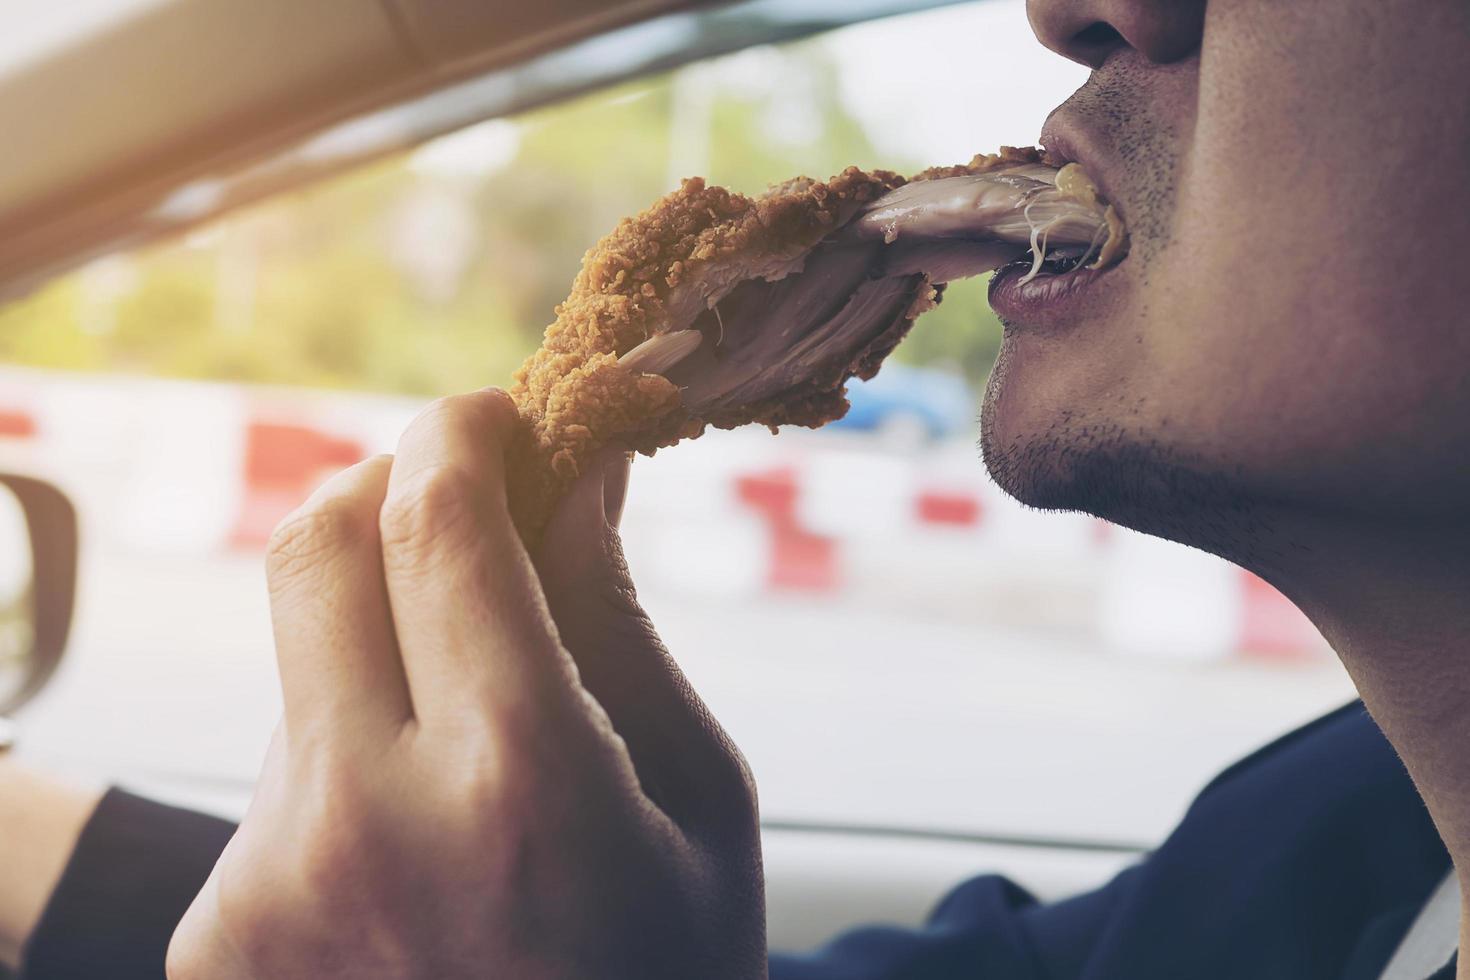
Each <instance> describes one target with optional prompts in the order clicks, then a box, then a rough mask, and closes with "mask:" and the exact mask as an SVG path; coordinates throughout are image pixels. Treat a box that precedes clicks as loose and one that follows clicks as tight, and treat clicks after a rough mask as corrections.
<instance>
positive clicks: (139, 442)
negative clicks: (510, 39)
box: [0, 0, 1351, 846]
mask: <svg viewBox="0 0 1470 980" xmlns="http://www.w3.org/2000/svg"><path fill="white" fill-rule="evenodd" d="M1084 77H1085V72H1084V70H1083V69H1081V68H1079V67H1077V66H1075V65H1070V64H1067V63H1063V62H1061V61H1060V59H1057V58H1056V57H1055V56H1052V55H1050V54H1048V53H1047V52H1045V51H1043V50H1042V49H1041V48H1040V47H1039V46H1038V45H1037V44H1036V43H1035V41H1034V39H1033V38H1032V37H1031V36H1030V34H1029V32H1028V30H1027V28H1026V21H1025V16H1024V11H1023V9H1022V5H1021V4H1020V3H1019V0H994V2H985V3H973V4H962V5H958V6H952V7H946V8H943V9H939V10H935V11H930V12H926V13H920V14H908V15H904V16H902V17H895V18H890V19H886V20H880V21H875V22H872V23H869V24H864V25H859V26H855V27H849V28H843V29H841V30H838V31H834V32H831V33H828V34H824V35H821V36H818V37H815V38H811V39H808V40H804V41H800V42H794V43H789V44H784V45H780V46H774V47H759V48H753V49H749V50H746V51H742V52H740V53H737V54H734V55H729V56H724V57H719V58H715V59H711V60H707V61H702V62H698V63H695V64H692V65H689V66H686V67H684V68H681V69H678V70H676V71H673V72H671V73H668V74H664V75H660V76H655V77H650V78H643V79H639V80H635V81H631V82H627V83H623V84H619V85H617V86H615V87H612V88H609V89H604V90H600V91H597V92H593V93H591V94H587V95H584V96H580V97H577V98H575V99H571V100H569V101H565V102H561V103H559V104H556V105H552V106H548V107H543V108H540V109H536V110H534V111H530V112H526V113H524V114H521V115H517V116H515V117H512V118H505V119H493V120H488V121H484V122H480V123H477V124H475V125H472V126H470V127H468V128H466V129H463V130H461V131H459V132H457V133H453V134H451V135H449V136H446V137H443V138H440V139H437V140H435V141H433V142H431V143H428V144H425V145H423V146H421V147H419V148H417V149H415V150H413V151H412V152H408V153H404V154H400V155H398V156H396V157H393V158H391V159H388V160H385V161H383V162H380V163H377V164H373V165H371V166H368V167H366V168H364V169H361V170H357V171H353V172H350V173H347V174H344V175H341V176H338V177H335V178H332V179H331V180H329V181H327V182H324V183H321V184H318V185H315V186H311V187H308V188H305V189H301V190H298V191H294V192H290V193H286V194H282V195H279V196H277V197H275V198H272V199H269V200H267V201H264V202H262V203H260V204H258V205H255V206H252V207H250V208H249V209H247V210H242V211H239V212H236V213H234V214H232V215H229V216H227V217H225V218H224V219H222V220H219V221H217V222H215V223H214V224H212V225H209V226H207V227H205V228H203V229H201V230H198V231H195V232H192V233H190V234H189V235H188V236H187V237H185V238H182V239H180V240H176V241H172V242H168V243H165V244H160V245H156V246H152V247H149V248H147V249H145V250H142V251H138V252H134V253H128V254H119V255H112V256H109V257H106V258H103V259H100V260H97V261H95V262H93V263H92V264H90V265H88V266H86V267H84V268H82V269H79V270H78V271H76V272H75V273H72V274H69V275H67V276H66V277H64V278H61V279H59V280H56V281H53V282H51V283H50V284H48V285H46V286H44V287H43V288H41V289H39V290H38V291H36V292H35V293H34V294H32V295H30V296H28V297H26V298H24V299H22V300H20V301H17V302H15V303H12V304H11V305H9V306H7V307H5V308H3V309H0V362H3V367H0V469H4V470H6V471H14V472H23V473H29V474H33V475H39V476H42V477H45V478H47V479H50V480H53V481H55V482H56V483H58V484H59V485H60V486H62V487H63V488H64V489H65V490H66V491H67V492H68V494H70V495H71V497H72V498H73V500H74V501H75V503H76V504H77V506H78V509H79V511H80V514H81V517H82V534H83V547H84V553H83V557H82V570H81V592H80V595H79V600H78V606H77V621H76V626H75V632H74V638H73V642H72V646H71V650H70V652H69V654H68V659H67V662H66V663H65V664H64V665H63V668H62V670H61V672H60V673H59V674H58V676H57V678H56V679H55V681H54V683H53V684H52V685H51V687H50V688H49V689H48V690H47V691H46V692H44V693H43V695H42V696H41V698H40V699H39V700H38V701H36V702H35V703H34V704H32V705H31V706H30V707H29V708H28V709H27V710H26V711H25V712H24V713H23V715H22V717H21V721H22V727H23V746H24V748H25V750H26V751H27V752H29V753H31V754H32V755H34V756H37V757H39V758H42V759H46V760H50V761H52V762H54V763H56V764H58V765H63V766H67V767H71V768H75V769H78V770H82V771H86V772H90V773H95V774H100V775H103V776H106V777H109V778H116V779H122V780H126V781H129V782H131V783H132V784H134V785H139V786H142V787H143V788H148V789H151V790H154V791H157V792H160V793H164V794H166V795H173V796H175V797H178V798H182V799H187V800H189V801H191V802H194V803H197V804H201V805H205V806H210V807H213V808H215V809H218V810H221V811H224V812H238V808H239V806H240V804H241V803H242V802H243V800H244V799H245V797H246V795H247V794H248V787H249V783H250V780H251V779H252V777H253V775H254V772H255V770H256V768H257V767H258V765H259V761H260V757H261V754H262V753H263V750H264V746H265V742H266V739H267V738H268V735H269V732H270V729H271V726H272V725H273V724H274V720H275V715H276V712H277V711H278V709H279V701H278V693H277V688H276V682H275V678H274V673H273V670H274V663H273V659H272V654H271V640H270V632H269V622H268V616H267V609H266V604H265V596H264V590H263V583H262V575H261V555H262V549H263V547H264V544H265V541H266V539H267V536H268V535H269V533H270V530H271V528H272V527H273V526H274V524H275V523H276V522H277V521H278V520H279V519H280V518H281V517H282V516H283V515H284V514H285V513H287V512H288V511H289V510H290V509H291V508H292V507H293V506H295V505H296V504H297V503H299V502H300V501H301V500H302V499H303V498H304V496H305V495H306V494H307V493H308V492H309V491H310V490H311V489H312V488H313V487H314V486H315V485H316V484H318V483H319V482H320V481H321V479H322V478H323V477H324V476H325V475H326V474H329V473H331V472H332V471H334V470H335V469H337V468H340V467H342V466H344V465H347V464H350V463H351V462H353V461H355V460H357V459H359V458H361V457H363V456H364V455H366V454H369V453H374V452H380V451H389V450H391V449H392V446H393V444H394V440H395V438H396V435H397V433H398V432H399V431H400V430H401V429H402V427H403V426H404V425H405V424H406V422H407V421H408V420H409V419H410V418H411V417H412V416H413V414H414V413H415V412H416V411H417V410H418V409H419V408H420V407H421V406H422V405H423V404H424V403H425V401H426V400H427V399H430V398H432V397H434V396H436V395H440V394H445V393H450V392H455V391H460V390H465V389H471V388H477V387H481V386H484V385H486V384H493V383H506V382H508V380H509V378H510V375H511V372H512V371H513V370H514V369H515V367H516V366H517V364H519V362H520V361H521V359H522V358H524V357H525V356H526V354H527V353H528V352H529V351H530V350H532V349H533V348H534V346H535V344H536V343H537V340H538V337H539V335H540V332H541V330H542V328H543V327H544V326H545V325H546V324H547V323H548V322H550V319H551V315H552V314H551V311H552V308H553V307H554V305H555V304H556V303H557V302H558V301H559V300H560V299H561V298H562V297H563V296H564V295H565V294H566V291H567V289H568V286H569V284H570V282H571V279H572V277H573V275H574V274H575V272H576V269H577V267H578V263H579V260H580V257H581V255H582V253H583V251H584V250H585V249H587V248H588V247H589V246H590V245H591V244H592V243H593V242H594V241H596V239H597V238H598V237H599V236H601V235H602V234H603V233H605V232H606V231H608V230H609V229H611V228H612V227H613V225H614V224H615V223H616V222H617V220H618V219H619V218H620V217H621V216H623V215H626V214H629V213H632V212H635V211H637V210H639V209H641V208H643V207H645V206H647V205H648V204H649V203H650V202H651V201H653V200H654V199H655V198H656V197H657V196H658V195H660V194H661V193H663V192H665V191H667V190H669V189H670V188H671V187H673V186H675V185H676V183H677V181H678V180H679V179H680V178H682V177H685V176H691V175H703V176H707V177H708V178H709V179H710V180H712V181H715V182H718V183H722V184H728V185H730V186H733V187H735V188H737V189H739V190H743V191H758V190H760V189H761V188H763V187H764V186H765V185H767V184H768V183H770V182H772V181H777V180H782V179H785V178H787V177H790V176H792V175H794V174H797V173H807V174H811V175H813V176H819V177H825V176H827V175H830V174H832V173H835V172H837V171H839V170H841V169H842V168H843V167H845V166H847V165H849V164H858V165H861V166H865V167H875V166H881V167H889V168H893V169H896V170H908V171H911V170H915V169H919V168H922V167H925V166H928V165H931V164H940V163H953V162H959V161H963V160H965V159H968V158H969V157H970V156H971V155H972V154H973V153H975V152H979V151H990V150H993V149H994V148H995V147H996V146H998V145H1000V144H1002V143H1026V142H1029V141H1030V140H1032V139H1034V137H1035V134H1036V132H1037V129H1038V128H1039V125H1040V123H1041V121H1042V119H1043V118H1044V116H1045V114H1046V112H1047V111H1048V109H1049V108H1051V107H1052V106H1053V105H1055V104H1056V103H1058V102H1060V101H1061V100H1062V99H1064V98H1065V97H1066V96H1067V95H1068V94H1069V93H1070V91H1071V90H1072V89H1073V88H1075V87H1076V86H1077V85H1078V84H1080V83H1081V81H1082V80H1083V78H1084ZM984 297H985V285H984V283H983V282H982V281H971V282H966V283H961V284H957V285H955V286H953V287H952V288H951V289H950V290H949V292H948V293H947V295H946V297H945V300H944V303H943V304H942V306H941V307H940V308H939V309H938V310H937V311H935V312H933V313H931V314H928V315H926V316H925V317H924V318H923V319H922V320H921V321H920V322H919V324H918V327H917V328H916V330H915V332H914V335H913V337H912V338H911V339H910V340H909V341H907V342H906V343H905V345H904V346H903V347H901V348H900V349H899V351H898V353H897V355H896V356H895V358H894V360H893V363H891V364H890V365H888V366H887V367H885V368H884V370H883V372H882V373H881V374H880V375H879V376H878V377H877V378H876V379H875V380H874V381H872V382H870V383H866V384H862V385H856V386H854V389H853V399H852V400H853V409H852V411H851V413H850V414H849V416H848V417H847V418H846V419H844V420H843V421H842V422H841V423H840V424H837V425H833V426H830V427H828V428H827V429H824V430H821V431H818V432H805V431H798V432H783V433H781V434H780V435H778V436H774V437H773V436H771V435H770V434H768V433H766V432H764V431H737V432H731V433H712V434H710V435H707V436H705V437H704V438H702V439H700V440H698V441H696V442H694V443H692V444H688V445H684V446H680V447H678V448H677V449H676V450H674V451H670V452H666V453H661V454H659V455H658V456H657V457H655V458H652V459H640V460H639V461H638V462H637V463H636V465H635V466H634V473H633V485H632V488H631V491H630V499H629V503H628V506H627V512H626V517H625V523H624V529H625V530H624V533H625V540H626V547H627V551H628V554H629V559H630V562H631V564H632V568H633V571H634V574H635V577H636V578H637V580H638V582H639V583H640V588H641V593H642V597H643V599H644V602H645V604H646V605H647V607H648V609H649V610H650V612H651V613H652V615H653V617H654V620H655V622H656V623H657V624H658V625H659V627H660V629H661V630H662V632H663V635H664V638H665V639H666V640H667V642H668V644H669V646H670V648H671V650H672V651H673V652H674V654H675V656H676V657H677V658H678V659H679V661H680V662H681V664H683V665H684V667H685V669H686V670H687V672H688V673H689V675H690V677H691V679H692V680H693V682H694V683H695V685H696V687H697V688H698V689H699V690H700V692H701V693H702V694H703V695H704V696H705V698H706V700H707V701H708V702H709V704H710V705H711V707H712V708H713V710H714V711H715V713H716V714H717V715H718V716H719V717H720V718H721V720H722V721H724V723H725V724H726V726H727V727H728V728H729V729H730V731H731V733H732V734H733V736H734V737H735V739H736V741H737V742H738V743H739V744H740V745H741V747H742V748H743V749H744V750H745V752H746V754H747V755H748V757H749V759H750V761H751V764H752V766H753V768H754V770H755V773H756V776H757V778H758V780H759V782H760V786H761V803H762V812H763V815H764V817H765V818H766V819H767V820H768V821H769V822H770V823H772V824H773V825H780V824H783V823H788V824H790V823H803V824H810V825H820V826H867V827H893V828H908V829H913V830H921V831H936V832H944V833H950V832H953V833H962V834H988V835H996V836H1002V837H1010V838H1026V839H1043V840H1054V841H1062V842H1073V843H1084V844H1086V843H1098V842H1101V843H1123V844H1129V845H1140V846H1147V845H1149V844H1151V843H1153V842H1155V841H1157V840H1158V839H1159V837H1160V836H1161V835H1162V834H1163V833H1164V832H1165V830H1166V829H1167V827H1168V826H1169V825H1171V824H1172V822H1173V821H1174V820H1175V819H1176V818H1177V816H1178V814H1179V812H1180V811H1181V809H1182V807H1183V806H1184V805H1185V804H1186V802H1187V800H1188V798H1189V796H1190V795H1191V794H1192V793H1193V792H1194V791H1195V790H1197V789H1198V788H1199V786H1200V785H1202V783H1203V782H1204V781H1205V779H1207V778H1208V776H1209V775H1211V774H1212V773H1213V772H1215V771H1216V770H1218V769H1219V768H1220V767H1221V766H1222V765H1224V764H1225V763H1227V762H1228V761H1230V760H1231V759H1232V758H1234V757H1236V756H1237V755H1239V754H1241V753H1243V752H1244V751H1246V750H1248V749H1249V748H1250V747H1252V746H1253V745H1255V744H1257V743H1259V742H1261V741H1263V740H1265V739H1267V738H1269V737H1271V736H1273V735H1275V734H1277V733H1279V732H1281V731H1283V730H1285V729H1287V728H1289V727H1291V726H1293V725H1295V724H1297V723H1299V722H1301V721H1304V720H1306V719H1308V718H1310V717H1312V716H1313V715H1315V714H1317V713H1319V712H1321V711H1323V710H1325V709H1327V708H1329V707H1331V706H1333V705H1335V704H1337V703H1340V702H1341V701H1343V700H1346V699H1347V698H1348V697H1350V696H1351V692H1350V688H1349V686H1348V684H1347V682H1346V680H1345V679H1344V677H1343V675H1342V673H1341V671H1340V669H1339V668H1338V666H1337V664H1336V662H1335V661H1334V660H1333V659H1332V657H1331V656H1330V654H1329V653H1328V651H1327V650H1326V648H1325V647H1324V645H1323V643H1322V641H1321V640H1320V638H1319V637H1318V636H1317V635H1316V633H1315V632H1314V631H1313V630H1312V629H1311V627H1310V626H1309V625H1308V624H1307V623H1306V621H1305V620H1304V619H1303V618H1302V617H1301V616H1300V614H1299V613H1297V612H1296V611H1295V610H1294V609H1293V608H1292V607H1291V606H1290V604H1289V603H1288V602H1287V601H1286V600H1285V599H1283V598H1282V597H1281V596H1280V595H1278V594H1277V593H1276V592H1275V591H1273V590H1272V589H1271V588H1269V587H1268V586H1266V585H1265V584H1264V583H1262V582H1261V581H1259V580H1258V579H1255V578H1254V577H1252V576H1250V575H1248V574H1246V573H1245V572H1243V571H1240V570H1238V569H1236V568H1234V567H1232V566H1230V565H1228V564H1226V563H1224V562H1221V561H1219V560H1217V559H1215V558H1212V557H1209V556H1206V555H1203V554H1202V553H1199V552H1197V551H1193V550H1189V549H1185V548H1182V547H1178V546H1174V545H1170V544H1166V543H1162V542H1158V541H1155V540H1153V539H1149V538H1145V537H1142V536H1139V535H1136V534H1132V533H1130V532H1126V531H1122V530H1119V529H1117V528H1113V527H1110V526H1108V525H1105V524H1103V523H1101V522H1099V521H1095V520H1093V519H1090V518H1086V517H1082V516H1077V515H1048V514H1040V513H1037V512H1034V511H1029V510H1027V509H1025V508H1023V507H1021V506H1019V505H1018V504H1016V503H1014V502H1012V501H1010V500H1008V499H1007V498H1006V497H1005V496H1004V495H1003V494H1001V493H1000V492H999V491H998V490H997V489H996V487H995V486H994V485H993V484H992V483H991V482H990V481H989V480H988V479H987V477H986V476H985V474H984V471H983V467H982V466H981V463H980V461H979V458H978V453H977V451H976V449H975V443H976V434H977V432H976V421H975V420H976V416H977V405H978V399H979V397H980V392H981V390H982V388H983V384H984V380H985V377H986V374H987V371H988V370H989V367H990V364H991V362H992V360H993V358H994V355H995V352H996V349H997V347H998V344H999V339H1000V325H999V323H998V322H997V321H996V319H995V318H994V316H993V315H992V314H991V313H990V312H989V311H988V309H987V307H986V305H985V299H984Z"/></svg>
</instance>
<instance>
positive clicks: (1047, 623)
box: [0, 369, 1321, 660]
mask: <svg viewBox="0 0 1470 980" xmlns="http://www.w3.org/2000/svg"><path fill="white" fill-rule="evenodd" d="M419 404H420V403H418V402H416V401H413V400H408V399H400V398H385V397H379V396H370V395H360V394H352V393H336V392H318V391H299V390H290V389H268V388H249V387H244V386H237V385H222V384H202V383H186V382H170V381H158V380H152V379H135V378H116V377H96V376H84V375H70V374H58V373H48V372H38V371H20V370H10V369H7V370H0V468H6V469H15V470H20V471H24V472H31V473H36V474H38V475H42V476H44V477H47V478H49V479H52V480H54V481H55V482H57V483H59V484H61V485H62V486H63V488H64V489H66V490H67V491H68V492H69V493H70V494H71V495H72V496H73V498H74V499H75V500H76V502H77V504H78V507H79V510H80V511H81V513H82V515H83V518H84V529H85V530H84V533H85V535H86V538H85V540H86V541H87V543H88V544H89V545H91V546H94V547H108V548H123V549H129V550H135V551H142V552H150V553H192V554H210V553H223V552H230V551H233V552H244V553H250V552H255V551H259V550H260V549H261V548H262V547H263V546H264V544H265V542H266V540H267V539H268V537H269V535H270V533H271V530H272V529H273V528H274V527H275V525H276V524H277V522H279V521H280V519H281V518H282V517H284V516H285V515H286V514H287V513H289V512H290V510H291V509H293V508H294V507H296V506H297V505H298V504H299V503H301V501H303V500H304V499H305V498H306V497H307V496H308V495H309V494H310V493H311V491H312V490H313V489H314V488H315V487H316V486H317V485H319V484H320V483H321V481H322V480H323V479H325V478H326V477H327V476H329V475H330V474H331V473H333V472H335V471H336V470H338V469H341V468H342V467H344V466H348V465H350V464H352V463H354V462H356V461H357V460H359V459H361V458H363V457H364V456H366V455H368V454H370V453H374V452H383V451H389V450H391V449H392V447H393V445H394V443H395V442H396V439H397V436H398V433H399V432H401V431H402V429H403V427H404V426H405V425H406V424H407V423H408V421H409V420H410V419H411V417H412V415H413V414H414V413H415V412H416V411H417V410H418V408H419ZM624 530H625V535H624V538H625V542H626V545H627V548H628V551H629V555H630V561H631V562H632V564H633V567H634V571H635V573H636V574H637V575H638V577H639V580H640V582H641V583H646V584H647V585H648V587H650V588H655V589H657V590H659V591H662V592H665V593H682V594H688V595H691V596H695V595H702V596H708V597H718V598H724V599H732V598H738V599H742V600H757V599H759V598H760V597H762V596H782V595H786V596H792V597H795V598H801V599H803V600H807V601H810V600H818V601H845V602H859V603H863V604H865V605H881V606H887V607H891V608H893V609H895V610H896V611H904V612H906V613H907V614H910V615H937V616H946V617H959V618H970V619H974V620H977V621H984V622H986V623H988V624H991V625H999V626H1011V627H1016V628H1026V629H1034V628H1044V629H1055V630H1070V631H1079V630H1080V631H1086V632H1088V633H1090V634H1092V635H1094V636H1096V637H1097V638H1098V639H1099V640H1100V641H1101V646H1102V647H1103V648H1104V649H1107V650H1112V651H1114V652H1117V653H1119V654H1125V655H1135V656H1155V657H1166V658H1172V659H1183V660H1210V659H1216V658H1219V657H1224V656H1228V655H1234V654H1239V653H1249V654H1251V655H1259V656H1268V657H1286V656H1295V655H1299V654H1301V653H1303V652H1311V651H1316V650H1320V649H1321V641H1320V639H1319V638H1318V637H1317V635H1316V632H1315V630H1313V629H1312V627H1311V626H1310V624H1309V623H1307V621H1306V620H1305V618H1304V617H1303V616H1302V615H1301V614H1300V613H1299V612H1297V611H1296V609H1295V608H1294V607H1293V606H1292V605H1291V604H1290V603H1289V602H1287V601H1286V600H1285V599H1284V598H1283V597H1281V596H1280V595H1279V593H1277V592H1275V590H1273V589H1271V588H1270V586H1268V585H1266V584H1265V583H1264V582H1261V581H1260V580H1259V579H1256V578H1254V577H1253V576H1250V575H1247V574H1246V573H1244V572H1241V571H1240V570H1238V569H1235V568H1234V567H1232V566H1229V565H1227V564H1226V563H1224V562H1222V561H1219V560H1218V559H1215V558H1213V557H1211V556H1208V555H1205V554H1203V553H1200V552H1197V551H1192V550H1190V549H1185V548H1181V547H1179V546H1176V545H1172V544H1168V543H1165V542H1161V541H1158V540H1156V539H1151V538H1146V537H1144V536H1142V535H1137V534H1133V533H1132V532H1128V531H1123V530H1120V529H1116V528H1110V527H1108V526H1107V525H1104V524H1102V523H1101V522H1098V521H1096V520H1093V519H1091V518H1086V517H1081V516H1078V515H1055V514H1042V513H1038V512H1035V511H1031V510H1027V509H1026V508H1024V507H1021V506H1020V505H1019V504H1017V503H1015V502H1014V501H1012V500H1010V499H1009V498H1007V497H1006V496H1005V495H1004V494H1002V493H1001V492H1000V491H999V489H998V488H997V487H995V485H994V484H993V483H992V482H990V480H989V479H988V478H987V477H986V476H985V474H984V471H983V468H982V467H981V466H980V464H979V462H978V460H977V459H976V458H975V455H974V450H973V448H972V447H971V446H969V445H967V444H959V445H951V444H941V445H932V444H930V445H925V444H917V445H914V446H911V447H908V448H907V449H903V448H897V449H896V448H895V447H894V446H893V445H892V444H891V443H882V444H880V443H878V442H875V441H873V440H872V439H870V438H868V437H867V436H866V435H865V434H862V433H847V432H830V433H818V434H812V433H805V432H795V433H790V434H783V435H782V436H780V437H777V438H772V437H771V436H769V435H768V434H766V433H763V432H758V431H745V430H742V431H739V432H734V433H712V434H710V435H708V436H706V437H705V438H703V439H700V440H697V441H695V442H693V443H690V444H688V445H686V446H681V447H680V448H679V450H678V451H677V452H672V453H661V454H659V455H658V456H657V457H656V458H654V459H652V460H645V459H640V460H639V461H638V462H637V463H636V464H635V467H634V476H633V484H632V487H631V490H630V495H629V500H628V505H627V508H626V511H625V516H624Z"/></svg>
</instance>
